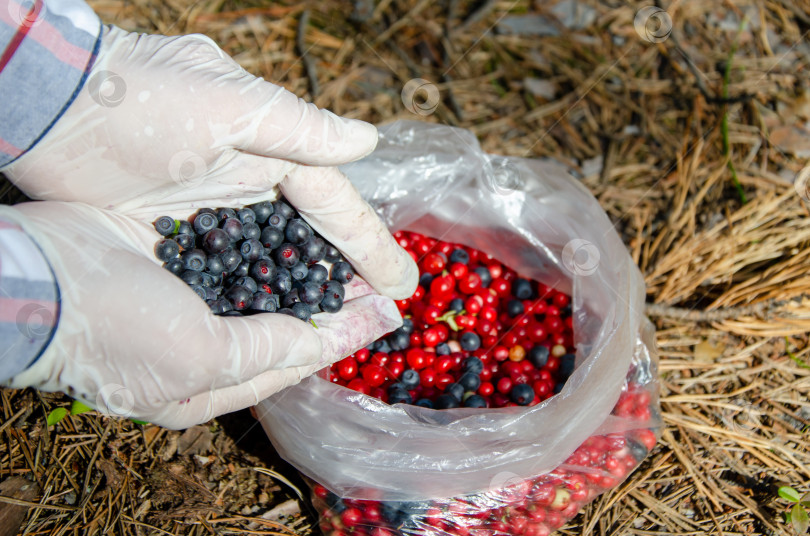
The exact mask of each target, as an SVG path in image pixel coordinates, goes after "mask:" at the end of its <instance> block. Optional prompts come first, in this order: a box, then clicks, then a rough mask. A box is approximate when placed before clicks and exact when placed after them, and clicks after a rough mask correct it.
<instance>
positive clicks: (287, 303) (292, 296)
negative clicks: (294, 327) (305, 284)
mask: <svg viewBox="0 0 810 536" xmlns="http://www.w3.org/2000/svg"><path fill="white" fill-rule="evenodd" d="M300 302H301V297H300V296H299V295H298V289H297V288H293V289H292V290H290V291H289V292H288V293H287V294H285V295H284V296H283V297H282V298H281V305H282V306H283V307H290V308H292V306H293V305H294V304H296V303H300Z"/></svg>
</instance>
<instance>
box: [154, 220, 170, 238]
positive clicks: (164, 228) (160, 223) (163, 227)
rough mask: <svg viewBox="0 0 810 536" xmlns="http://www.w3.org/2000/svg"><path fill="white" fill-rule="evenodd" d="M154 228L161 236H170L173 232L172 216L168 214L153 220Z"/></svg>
mask: <svg viewBox="0 0 810 536" xmlns="http://www.w3.org/2000/svg"><path fill="white" fill-rule="evenodd" d="M154 225H155V230H156V231H157V232H159V233H160V234H161V235H162V236H170V235H173V234H174V218H172V217H169V216H161V217H160V218H158V219H156V220H155V224H154Z"/></svg>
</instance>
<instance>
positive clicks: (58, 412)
mask: <svg viewBox="0 0 810 536" xmlns="http://www.w3.org/2000/svg"><path fill="white" fill-rule="evenodd" d="M67 414H68V410H67V408H56V409H55V410H53V411H51V412H50V413H48V426H55V425H56V423H58V422H59V421H61V420H62V419H64V418H65V416H67Z"/></svg>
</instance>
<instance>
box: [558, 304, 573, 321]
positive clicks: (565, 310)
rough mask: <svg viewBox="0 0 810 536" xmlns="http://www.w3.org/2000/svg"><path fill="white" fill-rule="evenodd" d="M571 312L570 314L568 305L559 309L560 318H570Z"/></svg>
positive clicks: (570, 310)
mask: <svg viewBox="0 0 810 536" xmlns="http://www.w3.org/2000/svg"><path fill="white" fill-rule="evenodd" d="M571 312H572V309H571V305H570V304H569V305H566V306H565V307H563V308H562V309H560V317H561V318H568V317H569V316H571Z"/></svg>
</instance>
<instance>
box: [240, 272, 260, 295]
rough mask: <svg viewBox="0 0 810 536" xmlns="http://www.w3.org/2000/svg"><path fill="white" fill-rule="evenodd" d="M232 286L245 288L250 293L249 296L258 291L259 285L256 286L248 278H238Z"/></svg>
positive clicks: (254, 282)
mask: <svg viewBox="0 0 810 536" xmlns="http://www.w3.org/2000/svg"><path fill="white" fill-rule="evenodd" d="M234 284H235V285H239V286H241V287H245V288H246V289H248V290H249V291H250V293H251V294H254V293H256V292H257V291H258V290H259V285H257V284H256V281H254V280H253V278H252V277H249V276H245V277H240V278H239V279H237V280H236V281H235V282H234Z"/></svg>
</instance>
